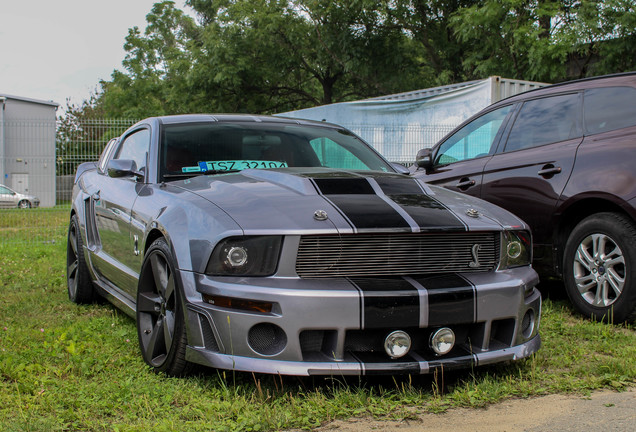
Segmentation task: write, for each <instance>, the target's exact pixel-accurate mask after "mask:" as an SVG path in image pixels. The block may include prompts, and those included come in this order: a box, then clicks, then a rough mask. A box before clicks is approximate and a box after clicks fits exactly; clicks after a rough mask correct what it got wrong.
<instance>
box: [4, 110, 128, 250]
mask: <svg viewBox="0 0 636 432" xmlns="http://www.w3.org/2000/svg"><path fill="white" fill-rule="evenodd" d="M134 123H135V120H127V119H95V118H92V119H80V118H75V117H69V118H64V119H59V120H58V121H57V122H53V121H41V120H37V119H23V120H12V121H5V122H4V123H3V125H2V127H1V128H0V132H1V133H2V136H1V138H2V139H1V140H0V144H1V146H0V174H1V176H2V178H1V180H0V245H4V244H16V245H28V244H32V243H56V242H60V241H65V238H66V229H67V225H68V218H69V210H70V201H71V194H72V190H73V179H74V175H75V170H76V169H77V166H78V165H79V164H81V163H83V162H90V161H96V160H97V159H98V158H99V155H100V154H101V152H102V150H103V148H104V146H105V145H106V143H107V142H108V140H109V139H111V138H112V137H116V136H119V135H121V134H122V133H123V132H124V131H125V130H126V129H127V128H129V127H130V126H131V125H133V124H134ZM24 202H27V203H28V204H24ZM21 203H22V204H21ZM19 206H22V207H26V208H19Z"/></svg>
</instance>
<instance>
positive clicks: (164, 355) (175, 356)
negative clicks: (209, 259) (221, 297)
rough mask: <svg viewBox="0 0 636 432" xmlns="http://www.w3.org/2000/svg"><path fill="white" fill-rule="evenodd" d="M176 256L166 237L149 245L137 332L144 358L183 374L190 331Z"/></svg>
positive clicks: (171, 372)
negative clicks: (182, 301) (177, 270)
mask: <svg viewBox="0 0 636 432" xmlns="http://www.w3.org/2000/svg"><path fill="white" fill-rule="evenodd" d="M173 263H174V259H173V258H172V253H171V252H170V248H169V246H168V244H167V243H166V241H165V240H164V239H163V238H160V239H157V240H155V241H154V242H153V244H152V245H151V246H150V247H149V248H148V251H147V252H146V257H145V258H144V262H143V265H142V267H141V274H140V278H139V287H138V290H137V334H138V336H139V346H140V348H141V353H142V355H143V358H144V360H145V361H146V363H148V364H149V365H150V366H152V367H153V368H154V370H155V371H156V372H165V373H166V374H168V375H174V376H181V375H184V374H185V373H187V372H188V370H189V369H190V363H189V362H187V361H186V360H185V350H186V343H187V342H186V332H185V325H184V312H183V310H182V305H181V298H180V288H179V284H178V281H177V278H176V277H175V270H174V264H173Z"/></svg>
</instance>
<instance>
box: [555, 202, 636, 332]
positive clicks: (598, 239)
mask: <svg viewBox="0 0 636 432" xmlns="http://www.w3.org/2000/svg"><path fill="white" fill-rule="evenodd" d="M563 263H564V265H563V272H564V275H563V276H564V282H565V290H566V292H567V294H568V297H569V298H570V301H571V302H572V303H573V304H574V306H575V308H576V309H577V310H578V311H579V312H581V313H582V314H584V315H585V316H588V317H592V318H594V319H596V320H598V321H605V322H609V323H615V322H623V321H628V322H631V321H634V320H635V319H636V226H634V224H633V223H632V222H631V221H630V220H629V219H628V218H626V217H625V216H623V215H621V214H618V213H597V214H594V215H592V216H588V217H587V218H585V219H583V220H582V221H581V222H580V223H579V224H578V225H576V227H575V228H574V229H573V230H572V233H571V234H570V236H569V238H568V241H567V243H566V246H565V254H564V259H563Z"/></svg>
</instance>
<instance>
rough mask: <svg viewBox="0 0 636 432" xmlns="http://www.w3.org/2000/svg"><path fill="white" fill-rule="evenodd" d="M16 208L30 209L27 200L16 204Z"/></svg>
mask: <svg viewBox="0 0 636 432" xmlns="http://www.w3.org/2000/svg"><path fill="white" fill-rule="evenodd" d="M18 208H21V209H28V208H31V203H30V202H29V201H28V200H22V201H20V202H19V203H18Z"/></svg>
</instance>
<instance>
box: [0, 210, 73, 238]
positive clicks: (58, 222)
mask: <svg viewBox="0 0 636 432" xmlns="http://www.w3.org/2000/svg"><path fill="white" fill-rule="evenodd" d="M70 209H71V206H70V204H65V205H58V206H55V207H51V208H36V209H0V245H4V244H14V245H20V244H22V245H24V244H30V243H48V242H55V241H60V239H62V240H63V239H64V237H65V235H66V230H67V229H68V221H69V214H70Z"/></svg>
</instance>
